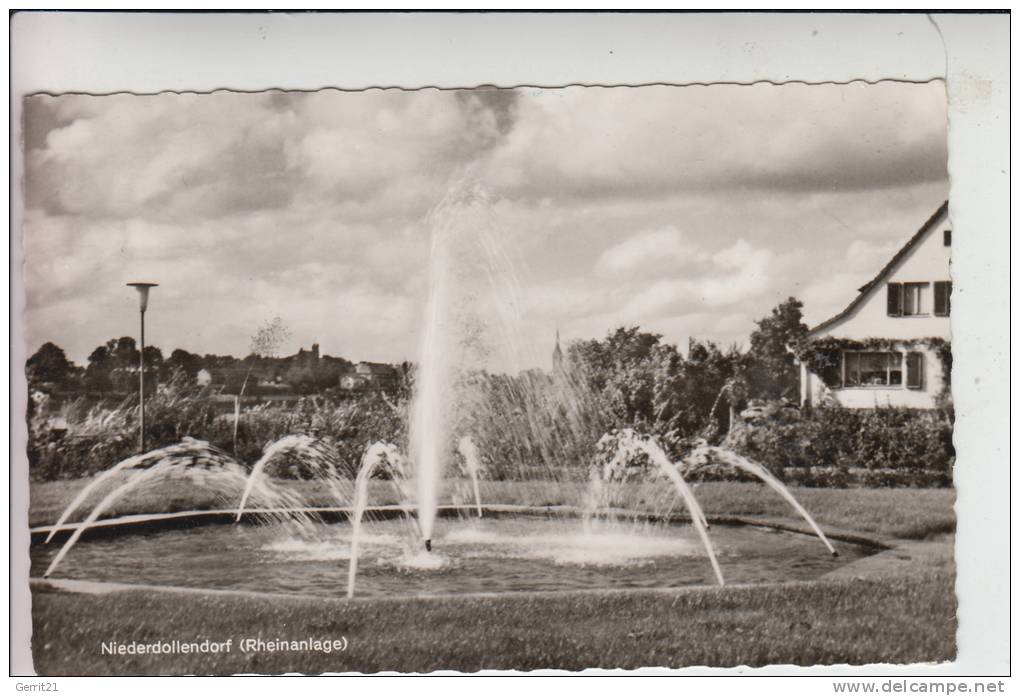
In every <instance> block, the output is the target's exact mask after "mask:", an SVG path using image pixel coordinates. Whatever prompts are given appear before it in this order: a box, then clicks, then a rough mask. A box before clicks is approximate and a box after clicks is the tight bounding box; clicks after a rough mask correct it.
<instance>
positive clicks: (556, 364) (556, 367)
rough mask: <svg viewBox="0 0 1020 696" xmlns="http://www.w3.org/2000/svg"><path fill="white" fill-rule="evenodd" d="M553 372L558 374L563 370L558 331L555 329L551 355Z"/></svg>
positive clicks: (557, 328)
mask: <svg viewBox="0 0 1020 696" xmlns="http://www.w3.org/2000/svg"><path fill="white" fill-rule="evenodd" d="M552 363H553V372H559V371H560V370H562V369H563V351H562V350H560V329H559V327H556V347H555V348H553V354H552Z"/></svg>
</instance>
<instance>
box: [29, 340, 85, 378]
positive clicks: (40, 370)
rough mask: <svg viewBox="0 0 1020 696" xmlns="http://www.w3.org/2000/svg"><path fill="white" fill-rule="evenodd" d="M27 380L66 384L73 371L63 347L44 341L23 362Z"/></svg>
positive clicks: (72, 365)
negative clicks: (33, 353)
mask: <svg viewBox="0 0 1020 696" xmlns="http://www.w3.org/2000/svg"><path fill="white" fill-rule="evenodd" d="M25 371H26V374H27V375H28V381H29V382H35V383H38V382H49V383H52V384H57V385H61V386H63V385H66V384H67V382H68V380H69V379H70V377H71V375H72V374H73V373H74V364H73V363H72V362H71V361H70V360H68V359H67V354H66V353H64V349H63V348H61V347H60V346H58V345H56V344H55V343H50V342H46V343H44V344H42V346H40V347H39V350H37V351H36V352H35V355H33V356H32V357H30V358H29V359H28V360H27V361H26V363H25Z"/></svg>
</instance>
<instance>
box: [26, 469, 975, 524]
mask: <svg viewBox="0 0 1020 696" xmlns="http://www.w3.org/2000/svg"><path fill="white" fill-rule="evenodd" d="M87 482H88V479H78V480H67V481H52V482H46V483H34V484H33V485H32V487H31V491H30V495H31V502H30V509H29V522H30V525H31V526H37V525H43V524H50V523H53V522H55V521H56V520H57V518H58V516H59V515H60V512H61V511H62V510H63V509H64V507H65V506H66V505H67V504H68V503H69V502H70V501H71V499H72V498H73V497H74V495H75V494H76V493H77V492H78V491H79V490H81V488H82V487H83V486H84V485H85V484H86V483H87ZM278 483H279V484H280V485H282V486H288V487H291V488H294V489H298V490H300V492H301V493H302V494H303V496H304V498H305V500H306V501H307V502H308V504H309V505H336V504H337V501H336V500H335V499H334V498H333V497H332V496H331V494H330V493H329V491H328V490H327V489H326V487H325V486H323V485H321V484H319V483H316V482H312V481H279V482H278ZM791 490H792V491H793V494H794V496H795V497H796V498H797V499H798V500H800V502H801V503H802V504H803V505H804V507H805V508H807V510H808V511H809V512H810V513H811V514H812V515H813V516H814V517H815V518H816V519H817V520H818V522H819V523H820V524H822V525H825V526H828V527H830V528H834V529H840V530H847V531H853V532H858V533H861V534H869V535H875V536H878V537H882V538H890V539H895V538H899V539H925V538H928V537H931V536H936V535H940V534H946V533H951V532H953V531H954V530H955V527H956V516H955V514H954V511H953V504H954V502H955V498H956V495H955V492H954V491H953V490H952V489H947V488H845V489H837V488H803V487H796V486H794V487H791ZM585 492H586V488H585V486H584V484H580V483H563V482H552V481H483V482H482V486H481V497H482V500H483V502H485V503H489V504H497V503H501V504H523V505H578V506H579V505H581V504H582V503H583V498H584V495H585ZM695 493H696V495H697V497H698V500H699V501H700V502H701V505H702V507H703V508H704V509H705V512H706V513H707V514H709V515H736V516H742V517H752V518H753V517H757V518H767V519H774V520H785V521H789V522H799V521H800V520H799V517H798V516H797V514H796V512H794V511H793V510H792V508H790V506H789V505H788V504H787V503H786V501H784V500H783V499H782V498H780V497H779V496H778V495H776V494H775V493H774V492H773V491H772V490H770V489H769V488H767V487H765V486H764V485H762V484H757V483H741V482H727V481H720V482H705V483H701V484H695ZM370 498H371V501H372V503H373V504H387V503H395V502H398V500H397V498H396V495H395V493H394V491H393V487H392V486H391V485H390V484H389V483H387V482H385V481H375V482H373V488H372V493H371V496H370ZM446 498H448V496H446ZM664 501H667V502H671V504H672V505H674V506H675V509H676V510H680V509H682V508H681V506H680V504H679V503H678V502H677V501H676V499H675V495H674V494H673V493H672V491H670V490H669V489H668V488H667V487H665V486H664V485H663V484H655V483H642V484H638V483H633V484H627V485H626V486H625V487H624V488H622V489H621V491H620V494H619V500H618V504H620V505H622V506H626V507H631V508H634V509H644V510H662V505H663V502H664ZM223 507H224V502H223V500H222V499H219V498H217V497H215V496H213V495H211V494H210V493H208V492H207V491H204V490H202V489H201V488H199V487H197V486H194V485H191V484H188V483H187V482H182V481H179V480H178V481H170V482H167V483H165V484H163V485H158V486H156V487H153V488H149V489H147V490H145V491H142V492H140V493H136V494H131V495H129V496H128V497H125V498H124V499H123V500H122V501H121V502H119V503H117V504H116V505H114V506H113V507H112V508H111V509H110V511H109V512H108V513H107V515H105V516H108V517H116V516H120V515H126V514H132V513H140V512H178V511H183V510H208V509H218V508H223ZM73 519H80V514H79V516H77V517H75V518H73Z"/></svg>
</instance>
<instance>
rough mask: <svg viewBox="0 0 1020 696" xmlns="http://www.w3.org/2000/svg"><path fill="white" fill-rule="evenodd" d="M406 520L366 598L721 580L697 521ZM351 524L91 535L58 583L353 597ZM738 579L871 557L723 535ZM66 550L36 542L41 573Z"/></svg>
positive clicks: (378, 538) (378, 558) (785, 576)
mask: <svg viewBox="0 0 1020 696" xmlns="http://www.w3.org/2000/svg"><path fill="white" fill-rule="evenodd" d="M404 525H405V523H404V522H402V521H399V520H394V521H389V522H377V523H375V524H373V525H372V528H371V530H370V531H369V532H368V533H367V534H365V535H363V536H362V538H361V545H362V546H361V566H360V569H359V575H358V591H357V596H358V597H385V596H412V595H441V594H462V593H465V592H515V591H527V590H545V591H548V590H573V589H598V588H649V587H681V586H687V585H711V584H714V583H715V578H714V575H713V571H712V567H711V565H710V564H709V562H708V559H707V558H706V556H705V550H704V548H703V547H702V544H701V543H700V541H699V539H698V537H697V535H696V533H695V532H694V530H693V529H692V528H691V527H689V526H678V525H648V524H640V525H636V524H630V523H612V524H609V523H607V524H605V525H599V524H596V525H594V527H593V528H589V529H587V530H586V529H585V527H584V525H583V524H582V522H581V521H580V520H576V519H555V518H542V517H514V518H509V517H507V518H495V519H481V520H470V521H468V520H446V519H438V520H437V521H436V529H435V533H434V544H435V551H434V552H433V553H431V554H429V553H426V552H425V551H424V549H421V548H420V547H414V548H412V547H411V546H410V545H409V544H408V542H407V539H408V536H409V535H408V534H407V532H406V529H405V526H404ZM350 531H351V528H350V526H349V525H347V524H324V525H320V526H318V527H317V528H315V529H314V534H313V535H311V536H309V535H308V534H307V532H306V533H305V535H304V536H303V537H301V538H298V537H296V536H295V535H294V533H293V530H292V529H289V528H287V527H286V526H282V525H267V526H247V525H209V526H205V527H199V528H193V529H188V530H176V531H161V532H154V533H151V534H124V535H122V536H119V537H115V538H113V537H97V538H94V539H91V540H87V539H86V540H83V541H84V542H85V543H82V544H80V545H79V546H78V548H76V549H75V552H74V553H73V554H70V555H69V556H68V557H67V559H66V560H65V561H64V563H63V565H61V566H60V572H59V573H58V575H59V577H62V578H72V579H80V580H98V581H109V582H119V583H131V584H154V585H174V586H179V587H193V588H208V589H226V590H248V591H256V592H273V593H287V594H304V595H313V596H320V597H343V596H344V595H345V588H346V583H347V570H348V564H349V561H350V542H351V539H350ZM712 539H713V542H714V543H715V547H716V552H717V555H718V560H719V563H720V565H721V566H722V568H723V570H724V572H725V574H726V579H727V582H728V583H735V584H742V583H766V582H782V581H788V580H809V579H814V578H817V577H819V576H821V575H823V574H825V573H827V572H829V571H831V570H834V569H835V568H838V567H839V566H840V565H842V564H844V563H847V562H850V561H853V560H855V559H857V558H860V557H861V556H864V555H867V554H868V553H870V551H869V550H868V549H865V548H863V547H860V546H856V545H853V544H844V543H839V542H836V544H835V546H836V548H837V550H838V551H839V553H840V555H839V557H833V556H830V555H829V554H828V553H827V552H826V550H825V548H824V547H822V545H821V544H820V543H819V541H818V539H816V538H814V537H811V536H806V535H801V534H793V533H787V532H777V531H771V530H763V529H758V528H748V527H726V526H716V527H713V529H712ZM57 548H58V547H55V546H54V545H40V544H36V545H33V547H32V551H31V553H32V572H33V575H38V574H40V573H41V569H45V568H46V566H47V565H48V564H49V562H50V560H51V557H52V555H53V554H54V553H55V552H56V550H57Z"/></svg>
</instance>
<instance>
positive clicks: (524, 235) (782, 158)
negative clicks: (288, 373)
mask: <svg viewBox="0 0 1020 696" xmlns="http://www.w3.org/2000/svg"><path fill="white" fill-rule="evenodd" d="M23 114H24V120H23V148H24V154H25V179H24V183H25V213H24V225H23V240H24V254H25V266H24V269H25V270H24V278H25V290H26V310H25V336H26V344H27V345H26V347H27V349H28V354H29V355H30V354H31V353H33V352H34V351H35V350H36V348H38V346H39V345H41V344H42V343H44V342H46V341H52V342H54V343H56V344H57V345H59V346H61V347H62V348H64V349H65V350H66V351H67V353H68V356H69V357H70V358H71V359H72V360H74V361H76V362H78V363H79V364H85V361H86V358H87V356H88V354H89V353H90V352H91V351H92V349H93V348H95V347H96V346H97V345H99V344H101V343H104V342H105V341H106V340H108V339H110V338H113V337H116V336H122V335H130V336H135V335H137V331H138V301H137V297H136V295H135V293H134V291H133V290H131V289H130V288H127V287H125V283H128V282H131V281H136V280H142V281H151V282H157V283H159V287H157V288H155V289H154V290H153V291H152V295H151V299H150V303H149V311H148V313H147V314H146V339H147V342H148V343H149V344H152V345H157V346H159V347H160V348H162V349H163V352H164V354H165V355H169V353H170V351H171V350H172V349H174V348H184V349H186V350H189V351H192V352H196V353H202V354H205V353H217V354H233V355H237V356H241V355H245V354H247V352H248V349H249V345H250V340H251V337H252V335H253V334H254V333H255V332H256V331H257V330H258V328H259V327H260V326H261V325H262V324H264V323H265V322H266V321H267V320H269V319H272V318H273V317H277V316H279V317H280V318H281V319H282V321H283V323H284V324H285V325H286V326H287V327H288V328H289V329H290V338H289V340H288V342H287V343H286V344H285V345H284V346H282V349H281V352H282V353H283V354H288V353H292V352H296V351H297V349H298V348H299V347H301V346H303V347H305V348H307V347H308V346H310V345H311V344H312V343H313V342H318V343H319V344H320V346H321V350H322V352H323V353H325V354H329V355H335V356H343V357H346V358H348V359H352V360H373V361H386V362H397V361H402V360H414V359H415V356H416V355H417V353H418V346H419V342H420V337H421V333H422V324H423V319H422V317H423V311H424V306H425V298H426V295H427V291H428V287H429V279H428V273H429V267H430V264H429V253H430V234H431V232H432V230H433V229H434V225H435V219H434V215H430V213H431V212H432V211H433V210H434V209H435V207H436V205H437V204H438V203H439V202H440V201H441V200H443V199H444V196H445V195H446V194H447V192H448V191H449V190H450V189H451V187H452V186H454V185H455V183H456V182H460V183H461V184H463V182H465V181H469V182H470V183H471V184H472V185H477V186H479V187H483V188H484V190H485V191H486V199H485V200H486V209H487V210H486V212H487V219H488V220H489V221H490V222H491V226H492V234H493V235H494V236H495V237H496V238H497V239H498V241H499V245H500V248H501V249H503V250H505V251H506V253H507V256H508V258H510V259H511V263H512V267H513V274H512V275H513V277H514V279H515V285H514V287H515V290H516V293H517V301H518V302H519V322H518V323H519V325H518V327H517V329H516V331H517V332H518V340H519V341H520V342H521V343H522V344H524V345H527V346H529V347H530V348H531V350H530V351H529V355H533V356H536V357H534V358H529V360H531V361H532V362H534V363H535V364H537V365H538V366H540V367H548V363H549V356H550V353H551V350H552V345H553V341H554V337H555V332H556V331H557V330H559V332H560V335H561V336H562V338H563V340H564V342H569V341H571V340H576V339H588V338H599V337H602V336H604V335H605V334H606V333H607V332H608V331H610V330H612V329H613V328H615V327H618V326H634V325H636V326H640V327H642V328H643V329H644V330H648V331H654V332H656V333H660V334H662V335H663V336H664V338H665V339H666V340H667V341H670V342H673V343H677V344H678V345H679V346H680V347H681V349H683V350H686V345H687V340H688V337H691V336H694V337H696V338H699V339H707V340H713V341H716V342H717V343H719V344H721V345H723V346H728V345H730V344H733V343H736V344H738V345H743V346H746V345H747V343H748V336H749V334H750V332H751V331H752V330H753V329H754V321H755V319H759V318H761V317H762V316H764V315H766V314H767V313H768V312H769V310H770V309H771V308H772V307H773V306H775V305H776V304H777V303H779V302H781V301H783V300H784V299H785V298H787V297H789V296H794V297H797V298H798V299H800V300H801V301H803V302H804V305H805V316H806V319H807V321H808V323H809V324H815V323H818V322H820V321H822V320H824V319H826V318H828V317H829V316H831V315H832V314H835V313H836V312H838V311H839V310H841V309H842V308H843V307H844V306H845V305H846V304H847V303H848V302H849V301H850V300H851V299H852V298H853V296H854V294H855V293H856V288H858V287H859V286H861V285H863V284H864V283H865V282H866V281H867V280H869V279H870V278H871V277H873V276H874V275H875V273H876V272H877V271H878V269H879V268H881V266H882V265H884V263H885V262H886V261H887V260H888V259H889V257H891V256H892V254H894V253H895V251H896V250H897V249H898V248H899V247H900V246H902V245H903V244H904V243H905V242H906V241H907V239H909V238H910V236H911V235H912V234H913V233H914V232H915V231H916V230H917V229H918V228H919V227H920V226H921V224H922V223H923V222H924V221H925V220H926V219H927V218H928V217H929V216H930V215H931V214H932V213H933V212H934V211H935V209H936V208H937V207H938V206H939V205H940V204H941V203H942V201H943V200H945V199H946V198H947V197H948V190H949V181H948V176H947V167H946V157H947V152H946V135H947V130H946V129H947V121H946V119H947V114H946V95H945V86H944V83H942V82H940V81H935V82H930V83H923V84H910V83H902V82H882V83H878V84H875V85H867V84H864V83H852V84H847V85H810V86H808V85H802V84H788V85H771V84H759V85H754V86H736V85H711V86H692V87H670V86H649V87H615V88H602V87H571V88H565V89H532V88H519V89H516V90H495V89H476V90H460V91H440V90H434V89H430V90H421V91H402V90H368V91H363V92H342V91H337V90H324V91H319V92H309V93H296V92H279V91H273V92H264V93H255V94H245V93H231V92H226V91H223V92H216V93H212V94H173V93H167V94H159V95H151V96H138V95H130V94H124V95H113V96H88V95H61V96H48V95H38V96H32V97H27V98H26V100H25V103H24V110H23ZM524 366H526V365H524Z"/></svg>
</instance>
